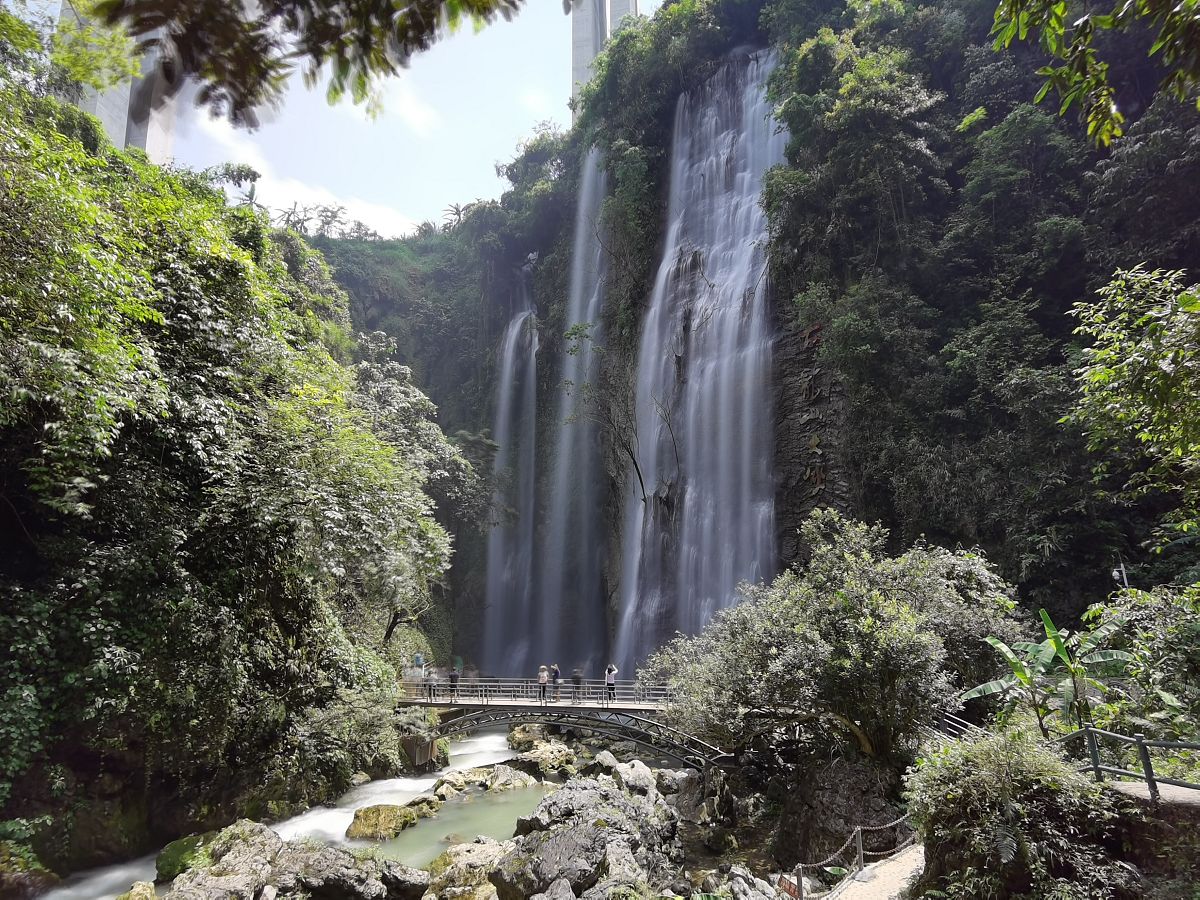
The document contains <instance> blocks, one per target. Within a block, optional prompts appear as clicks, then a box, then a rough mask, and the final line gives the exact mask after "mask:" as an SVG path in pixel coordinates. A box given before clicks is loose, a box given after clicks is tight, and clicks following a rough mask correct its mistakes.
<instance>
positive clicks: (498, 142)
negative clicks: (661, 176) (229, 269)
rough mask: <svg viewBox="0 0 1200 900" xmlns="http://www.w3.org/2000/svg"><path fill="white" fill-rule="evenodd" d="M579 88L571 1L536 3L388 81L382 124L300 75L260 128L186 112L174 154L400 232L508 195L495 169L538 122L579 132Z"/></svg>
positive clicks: (284, 201)
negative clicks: (242, 167) (574, 77)
mask: <svg viewBox="0 0 1200 900" xmlns="http://www.w3.org/2000/svg"><path fill="white" fill-rule="evenodd" d="M654 5H655V6H657V3H656V4H654ZM643 11H646V10H645V6H643ZM570 81H571V20H570V18H569V17H568V16H567V15H565V14H564V13H563V10H562V3H561V2H560V0H528V2H526V3H525V5H524V6H523V7H522V9H521V12H520V13H519V14H518V15H517V16H516V17H515V18H514V19H512V20H511V21H507V22H506V21H504V20H497V21H496V22H494V23H492V24H491V25H488V26H486V27H484V28H483V29H482V30H480V31H478V32H476V31H474V29H473V28H472V27H471V25H469V24H468V25H467V26H466V27H464V28H463V29H461V30H460V31H459V32H457V33H455V34H453V35H449V36H447V37H445V38H443V39H442V40H441V41H439V42H438V43H436V44H435V45H434V46H433V47H432V48H431V49H430V50H428V51H426V52H425V53H421V54H418V55H417V56H415V57H414V58H413V60H412V64H411V66H410V68H408V69H406V70H404V71H403V72H402V73H401V74H400V75H399V76H398V77H395V78H392V79H389V80H387V81H386V82H384V83H383V111H382V112H381V113H379V114H378V115H377V116H376V117H375V118H374V119H371V118H369V117H368V116H367V115H366V113H365V111H364V110H363V108H362V107H361V106H359V107H356V106H354V105H352V104H351V103H350V102H349V100H348V99H347V100H343V101H342V102H341V103H339V104H337V105H336V106H330V105H329V104H328V103H327V102H326V100H325V92H324V85H318V86H317V87H316V88H314V89H312V90H309V89H307V88H305V87H304V85H303V83H302V82H301V81H300V79H299V78H296V79H294V80H293V84H292V86H291V87H290V89H289V91H288V94H287V96H286V99H285V101H284V103H283V105H282V107H281V108H279V109H277V110H274V111H271V112H269V113H267V114H266V115H264V116H263V124H261V125H260V126H259V128H258V129H257V130H255V131H247V130H245V129H238V128H234V127H233V126H231V125H230V124H229V123H228V122H226V121H224V120H220V119H213V118H211V117H210V116H209V115H208V114H207V112H205V111H203V110H196V109H194V108H192V107H190V105H189V106H188V107H186V108H184V109H181V110H180V115H179V120H178V125H177V130H176V134H175V144H174V158H175V161H176V162H178V163H182V164H184V165H187V166H190V167H193V168H198V169H202V168H206V167H208V166H212V165H216V164H219V163H223V162H235V163H246V164H248V165H251V166H253V167H254V168H255V169H256V170H258V172H259V174H260V176H261V177H260V179H259V182H258V184H257V186H256V189H255V192H256V195H257V198H258V200H259V202H261V203H263V204H265V205H266V206H267V207H268V208H269V209H272V210H275V209H281V208H287V207H290V206H291V205H292V203H293V202H297V203H299V204H300V205H301V206H304V205H316V204H328V203H340V204H342V205H343V206H345V207H346V213H347V217H348V218H349V219H359V220H361V221H362V222H364V223H366V224H367V225H369V226H371V227H372V228H374V229H375V230H376V231H378V232H379V233H380V234H382V235H383V236H385V237H392V236H398V235H401V234H404V233H407V232H409V231H411V230H412V229H413V228H414V227H415V226H416V225H417V224H419V223H420V222H422V221H425V220H430V221H434V222H441V221H442V216H443V213H444V211H445V209H446V208H447V207H448V206H449V205H450V204H451V203H468V202H470V201H472V200H475V199H493V198H496V197H499V196H500V194H501V192H502V191H503V190H504V187H505V182H504V181H503V179H501V178H500V177H499V176H497V175H496V171H495V165H496V163H498V162H508V161H509V160H511V159H512V158H513V157H514V156H515V155H516V154H517V152H518V147H519V144H520V142H521V141H522V140H523V139H525V138H528V137H529V136H531V135H532V134H533V133H534V130H535V129H536V127H537V126H538V124H539V123H541V122H546V121H550V122H553V123H555V124H557V125H558V126H559V127H562V128H566V127H567V126H569V124H570V121H571V113H570V109H569V108H568V106H567V101H568V99H569V98H570V94H571V84H570Z"/></svg>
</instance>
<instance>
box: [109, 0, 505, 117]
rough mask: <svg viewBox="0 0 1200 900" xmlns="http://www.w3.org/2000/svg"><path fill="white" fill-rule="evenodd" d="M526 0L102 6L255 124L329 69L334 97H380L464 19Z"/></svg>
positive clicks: (205, 0) (209, 94) (172, 76)
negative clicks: (295, 86) (261, 112)
mask: <svg viewBox="0 0 1200 900" xmlns="http://www.w3.org/2000/svg"><path fill="white" fill-rule="evenodd" d="M520 5H521V0H412V2H407V0H406V2H398V0H316V2H303V0H264V2H260V3H253V4H251V3H228V2H226V0H100V2H98V3H97V4H96V6H95V8H94V12H95V13H96V14H97V15H99V16H101V17H102V18H103V19H104V20H105V21H107V22H108V23H109V24H113V25H115V24H123V25H125V26H126V27H127V28H128V30H129V32H130V33H131V34H132V35H133V36H134V37H137V38H140V39H141V40H142V42H143V44H144V45H145V46H147V47H153V48H156V49H157V50H158V51H159V52H160V53H161V54H162V66H163V71H164V73H165V74H166V75H167V76H168V80H169V81H170V82H171V83H173V84H174V85H176V86H177V87H178V86H180V85H182V83H183V80H184V79H185V78H194V79H196V80H198V81H199V82H200V83H201V88H200V94H199V98H198V99H199V102H200V103H202V104H205V105H207V106H209V107H210V108H211V109H212V110H213V111H214V112H216V113H219V114H223V115H227V116H229V118H230V119H232V120H233V121H234V122H238V123H245V124H251V125H253V124H254V123H255V122H256V116H255V110H256V109H258V108H260V107H262V106H266V105H271V104H275V103H278V102H279V100H280V99H281V98H282V96H283V91H284V86H285V84H286V82H287V80H288V78H289V77H290V76H291V75H292V74H293V73H294V72H296V71H300V72H301V73H302V74H303V76H304V78H305V81H306V82H307V83H308V84H309V85H312V84H315V83H317V82H318V81H319V80H320V79H321V78H322V77H323V75H324V74H328V77H329V82H328V96H329V98H330V100H331V101H332V100H337V99H339V98H341V97H343V96H345V95H346V94H349V95H350V96H351V98H353V100H354V102H355V103H363V102H367V101H369V100H372V99H373V92H374V87H375V84H376V82H377V81H378V80H379V79H380V78H384V77H387V76H389V75H395V74H397V73H398V72H399V71H400V70H401V69H402V68H404V67H405V66H406V65H408V61H409V59H410V58H411V57H412V56H413V55H414V54H416V53H419V52H421V51H424V50H428V49H429V48H430V47H432V46H433V44H434V43H435V42H436V41H437V40H438V39H439V38H440V37H441V36H442V35H443V34H444V33H445V32H447V31H453V30H455V29H457V28H458V27H459V26H461V25H462V24H463V23H464V22H472V23H474V24H475V25H476V26H479V25H482V24H484V23H487V22H492V21H494V20H495V19H496V18H497V17H502V18H505V19H508V18H511V17H512V16H513V15H515V14H516V12H517V11H518V10H519V9H520Z"/></svg>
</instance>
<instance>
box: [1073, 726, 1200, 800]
mask: <svg viewBox="0 0 1200 900" xmlns="http://www.w3.org/2000/svg"><path fill="white" fill-rule="evenodd" d="M1080 735H1083V737H1084V743H1085V745H1086V747H1087V753H1088V762H1087V764H1086V765H1083V766H1080V767H1079V771H1080V772H1091V773H1092V777H1094V778H1095V779H1096V781H1101V782H1102V781H1104V776H1105V775H1113V776H1116V777H1117V778H1135V779H1138V780H1140V781H1145V782H1146V788H1147V790H1148V791H1149V792H1150V801H1151V802H1152V803H1158V800H1159V790H1158V786H1159V785H1160V784H1170V785H1173V786H1175V787H1180V788H1186V789H1188V790H1193V791H1200V784H1196V783H1194V782H1191V781H1183V780H1182V779H1179V778H1169V777H1167V776H1165V775H1161V774H1158V773H1156V772H1155V771H1154V759H1153V757H1151V755H1150V751H1151V750H1152V749H1161V750H1195V751H1200V743H1194V742H1190V741H1155V740H1151V739H1149V738H1147V737H1146V736H1145V735H1144V734H1140V733H1139V734H1134V735H1127V734H1118V733H1117V732H1115V731H1105V730H1104V729H1103V728H1097V727H1095V726H1094V725H1084V726H1083V728H1080V729H1079V730H1078V731H1072V732H1071V733H1070V734H1065V735H1063V736H1062V737H1060V738H1056V739H1055V740H1054V741H1052V743H1054V744H1063V745H1065V744H1067V743H1069V742H1070V741H1072V740H1073V739H1074V738H1077V737H1079V736H1080ZM1100 738H1104V739H1106V740H1110V741H1115V742H1117V743H1121V744H1127V745H1130V746H1135V747H1137V751H1138V760H1139V762H1140V763H1141V765H1142V770H1141V771H1140V772H1138V771H1134V770H1131V769H1123V768H1121V767H1120V766H1109V765H1105V764H1104V763H1102V762H1101V761H1100V741H1099V739H1100Z"/></svg>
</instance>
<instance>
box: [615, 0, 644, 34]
mask: <svg viewBox="0 0 1200 900" xmlns="http://www.w3.org/2000/svg"><path fill="white" fill-rule="evenodd" d="M637 14H638V0H609V4H608V22H609V26H608V36H609V37H612V36H613V35H614V34H616V33H617V29H618V28H620V27H621V21H622V20H623V19H625V18H626V17H628V16H636V15H637Z"/></svg>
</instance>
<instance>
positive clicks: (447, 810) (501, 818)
mask: <svg viewBox="0 0 1200 900" xmlns="http://www.w3.org/2000/svg"><path fill="white" fill-rule="evenodd" d="M546 791H547V788H546V787H544V786H542V785H537V786H536V787H528V788H520V789H518V790H515V791H503V792H501V793H492V792H490V791H488V792H483V793H479V794H468V795H466V796H464V797H455V798H454V799H452V800H448V801H446V802H445V803H443V804H442V808H441V809H439V810H438V814H437V815H436V816H434V817H433V818H431V819H421V820H420V821H419V822H417V824H416V825H414V826H413V827H412V828H407V829H405V830H404V831H402V832H400V834H399V835H398V836H397V837H395V838H393V839H392V840H390V841H384V842H383V843H381V844H379V845H378V847H379V852H380V854H382V855H383V856H385V857H387V858H388V859H395V860H398V861H399V862H402V863H404V864H405V865H406V866H416V867H418V868H422V869H423V868H425V867H427V866H428V865H429V864H430V863H431V862H433V861H434V860H435V859H437V857H439V856H440V855H441V854H442V853H443V852H444V851H445V850H446V848H447V847H449V846H451V845H452V844H467V843H470V842H471V841H473V840H475V838H476V837H477V836H478V835H484V836H485V837H490V838H495V839H496V840H498V841H502V840H506V839H507V838H510V837H512V836H513V828H514V826H515V825H516V823H517V819H518V818H520V817H521V816H525V815H528V814H529V813H531V812H533V809H534V807H535V806H537V805H538V802H539V801H540V800H541V799H542V797H544V796H545V795H546Z"/></svg>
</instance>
